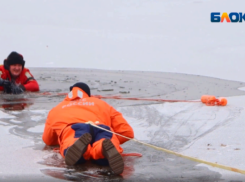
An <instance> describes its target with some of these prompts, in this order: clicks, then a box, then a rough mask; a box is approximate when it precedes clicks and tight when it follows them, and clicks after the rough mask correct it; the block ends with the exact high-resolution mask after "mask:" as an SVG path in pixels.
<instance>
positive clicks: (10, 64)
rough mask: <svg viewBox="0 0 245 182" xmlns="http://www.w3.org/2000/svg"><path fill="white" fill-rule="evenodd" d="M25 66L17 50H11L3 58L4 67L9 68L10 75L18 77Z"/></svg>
mask: <svg viewBox="0 0 245 182" xmlns="http://www.w3.org/2000/svg"><path fill="white" fill-rule="evenodd" d="M24 66H25V61H24V59H23V56H22V55H21V54H19V53H17V52H11V53H10V54H9V56H8V57H7V59H5V60H4V67H5V69H7V70H9V72H10V74H11V76H13V77H18V76H19V75H20V73H21V72H22V70H23V68H24Z"/></svg>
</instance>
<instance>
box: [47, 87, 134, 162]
mask: <svg viewBox="0 0 245 182" xmlns="http://www.w3.org/2000/svg"><path fill="white" fill-rule="evenodd" d="M88 121H92V122H94V123H95V124H96V125H98V126H100V127H102V128H105V129H107V130H111V131H114V132H116V133H119V134H121V135H124V136H127V137H129V138H134V133H133V129H132V128H131V126H130V125H129V124H128V123H127V121H126V120H125V119H124V118H123V116H122V114H121V113H120V112H118V111H116V110H115V109H114V108H113V107H112V106H110V105H108V104H107V103H106V102H105V101H103V100H100V99H97V98H94V97H89V96H88V95H87V94H86V92H84V91H83V90H82V89H80V88H78V87H74V88H73V89H72V91H71V92H70V93H69V94H68V95H67V96H66V98H65V99H64V100H63V101H62V102H61V103H60V104H58V105H57V106H56V107H54V108H53V109H52V110H51V111H50V112H49V114H48V117H47V121H46V123H45V129H44V133H43V141H44V142H45V143H46V144H47V145H60V154H61V155H62V156H63V157H65V153H66V151H67V149H68V148H69V147H70V146H71V145H73V144H74V142H75V141H76V140H77V139H78V138H79V137H80V136H82V135H83V134H85V133H90V134H91V135H92V141H91V143H90V144H89V145H88V147H87V150H86V152H85V153H84V154H83V156H81V159H80V160H79V163H82V162H83V161H86V160H89V159H92V160H97V161H100V160H101V161H102V163H104V162H103V159H104V158H105V157H104V156H103V154H102V141H103V140H104V139H110V140H111V141H112V143H113V144H114V146H115V147H116V149H117V150H118V152H119V153H122V152H123V149H122V148H121V147H120V144H122V143H124V142H126V141H127V139H125V138H123V137H120V136H118V135H115V134H112V133H109V132H107V131H104V130H101V129H98V128H96V127H93V126H91V125H90V124H86V122H88ZM104 160H106V159H104ZM102 163H101V164H102Z"/></svg>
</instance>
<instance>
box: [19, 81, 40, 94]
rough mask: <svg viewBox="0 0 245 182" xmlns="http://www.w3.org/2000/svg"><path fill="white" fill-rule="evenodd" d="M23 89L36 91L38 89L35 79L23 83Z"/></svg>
mask: <svg viewBox="0 0 245 182" xmlns="http://www.w3.org/2000/svg"><path fill="white" fill-rule="evenodd" d="M23 86H24V88H25V90H27V91H31V92H37V91H39V85H38V83H37V81H36V80H30V81H28V82H27V83H26V84H24V85H23Z"/></svg>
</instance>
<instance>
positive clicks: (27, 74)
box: [23, 68, 33, 78]
mask: <svg viewBox="0 0 245 182" xmlns="http://www.w3.org/2000/svg"><path fill="white" fill-rule="evenodd" d="M23 72H24V74H25V76H26V77H27V78H32V77H33V76H32V75H31V72H30V70H29V69H27V68H24V69H23Z"/></svg>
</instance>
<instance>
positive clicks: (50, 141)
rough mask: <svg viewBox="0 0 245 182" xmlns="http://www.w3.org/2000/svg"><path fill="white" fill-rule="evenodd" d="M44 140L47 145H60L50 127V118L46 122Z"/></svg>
mask: <svg viewBox="0 0 245 182" xmlns="http://www.w3.org/2000/svg"><path fill="white" fill-rule="evenodd" d="M42 139H43V141H44V143H45V144H46V145H59V143H58V136H57V134H56V133H55V131H54V130H53V129H52V127H51V126H50V120H49V117H48V118H47V120H46V123H45V128H44V132H43V136H42Z"/></svg>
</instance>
